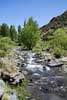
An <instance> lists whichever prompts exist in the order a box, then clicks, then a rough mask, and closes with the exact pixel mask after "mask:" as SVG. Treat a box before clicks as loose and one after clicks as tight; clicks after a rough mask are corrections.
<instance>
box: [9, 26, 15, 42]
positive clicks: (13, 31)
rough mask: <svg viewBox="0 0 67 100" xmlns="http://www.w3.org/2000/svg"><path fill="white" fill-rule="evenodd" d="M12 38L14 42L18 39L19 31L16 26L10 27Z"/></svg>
mask: <svg viewBox="0 0 67 100" xmlns="http://www.w3.org/2000/svg"><path fill="white" fill-rule="evenodd" d="M10 37H11V40H13V41H15V40H16V39H17V31H16V29H15V26H14V25H11V26H10Z"/></svg>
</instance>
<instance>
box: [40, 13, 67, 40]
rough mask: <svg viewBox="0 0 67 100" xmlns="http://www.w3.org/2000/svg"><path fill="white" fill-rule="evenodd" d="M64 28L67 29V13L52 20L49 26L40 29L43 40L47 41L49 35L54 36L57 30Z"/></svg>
mask: <svg viewBox="0 0 67 100" xmlns="http://www.w3.org/2000/svg"><path fill="white" fill-rule="evenodd" d="M63 27H67V11H65V12H64V13H63V14H61V15H60V16H57V17H54V18H52V19H51V21H50V22H49V23H48V24H47V25H44V26H43V27H41V28H40V30H41V32H42V37H43V39H45V38H46V37H47V36H48V34H52V33H53V32H54V31H55V30H56V29H58V28H63Z"/></svg>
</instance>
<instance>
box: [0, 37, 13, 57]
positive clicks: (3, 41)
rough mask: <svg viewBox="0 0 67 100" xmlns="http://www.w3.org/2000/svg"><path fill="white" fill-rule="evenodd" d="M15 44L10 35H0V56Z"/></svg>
mask: <svg viewBox="0 0 67 100" xmlns="http://www.w3.org/2000/svg"><path fill="white" fill-rule="evenodd" d="M12 46H14V42H12V41H11V39H10V38H9V37H0V57H4V56H5V55H6V54H7V53H8V51H9V50H10V49H11V48H12Z"/></svg>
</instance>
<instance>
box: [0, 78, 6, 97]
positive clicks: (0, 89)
mask: <svg viewBox="0 0 67 100" xmlns="http://www.w3.org/2000/svg"><path fill="white" fill-rule="evenodd" d="M4 88H5V83H4V82H3V80H0V98H1V97H2V96H3V94H4Z"/></svg>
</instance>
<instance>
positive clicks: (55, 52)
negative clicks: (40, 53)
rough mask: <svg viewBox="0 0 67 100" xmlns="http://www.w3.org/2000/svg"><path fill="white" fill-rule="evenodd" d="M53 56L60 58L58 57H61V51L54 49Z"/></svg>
mask: <svg viewBox="0 0 67 100" xmlns="http://www.w3.org/2000/svg"><path fill="white" fill-rule="evenodd" d="M54 55H55V57H56V58H60V57H61V56H62V55H63V52H62V50H60V49H59V48H58V49H56V50H55V51H54Z"/></svg>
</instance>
